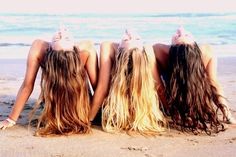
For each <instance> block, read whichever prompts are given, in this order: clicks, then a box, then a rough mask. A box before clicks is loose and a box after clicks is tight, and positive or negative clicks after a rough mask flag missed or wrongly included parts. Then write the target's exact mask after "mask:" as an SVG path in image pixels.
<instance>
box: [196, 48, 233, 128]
mask: <svg viewBox="0 0 236 157" xmlns="http://www.w3.org/2000/svg"><path fill="white" fill-rule="evenodd" d="M201 48H202V52H203V53H204V54H203V62H205V66H206V71H207V74H208V76H209V78H210V80H211V81H212V83H213V85H214V86H215V87H216V90H217V92H218V93H219V94H220V96H221V97H220V98H219V101H220V103H222V104H224V105H225V106H226V108H225V112H226V114H227V115H226V116H227V120H228V122H229V123H233V124H236V121H235V120H234V118H233V117H232V115H231V113H230V110H229V106H228V103H227V101H226V99H225V95H224V91H223V89H222V87H221V85H220V83H219V81H218V79H217V59H216V57H215V56H214V55H213V52H212V49H211V47H210V46H209V45H204V46H203V47H201Z"/></svg>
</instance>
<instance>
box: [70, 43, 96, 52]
mask: <svg viewBox="0 0 236 157" xmlns="http://www.w3.org/2000/svg"><path fill="white" fill-rule="evenodd" d="M75 47H76V48H77V49H78V50H79V51H80V52H90V51H94V49H95V48H94V42H93V41H91V40H83V41H80V42H76V43H75Z"/></svg>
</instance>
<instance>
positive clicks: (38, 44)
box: [28, 39, 49, 61]
mask: <svg viewBox="0 0 236 157" xmlns="http://www.w3.org/2000/svg"><path fill="white" fill-rule="evenodd" d="M48 47H49V43H48V42H47V41H44V40H41V39H36V40H34V41H33V43H32V46H31V48H30V51H29V56H28V58H29V59H37V60H39V61H41V60H42V59H43V57H44V55H45V53H46V52H47V49H48Z"/></svg>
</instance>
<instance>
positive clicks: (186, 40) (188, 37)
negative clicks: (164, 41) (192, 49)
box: [171, 27, 195, 45]
mask: <svg viewBox="0 0 236 157" xmlns="http://www.w3.org/2000/svg"><path fill="white" fill-rule="evenodd" d="M171 42H172V45H180V44H189V45H193V44H194V43H195V40H194V37H193V35H192V34H191V33H190V32H188V31H186V30H185V29H184V28H183V27H180V28H178V29H177V31H176V33H175V34H174V35H173V36H172V41H171Z"/></svg>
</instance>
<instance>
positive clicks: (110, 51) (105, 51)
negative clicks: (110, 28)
mask: <svg viewBox="0 0 236 157" xmlns="http://www.w3.org/2000/svg"><path fill="white" fill-rule="evenodd" d="M118 46H119V44H118V43H116V42H112V41H104V42H102V43H101V55H102V56H103V57H105V58H107V57H110V58H111V59H114V58H115V53H116V50H117V49H118Z"/></svg>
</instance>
